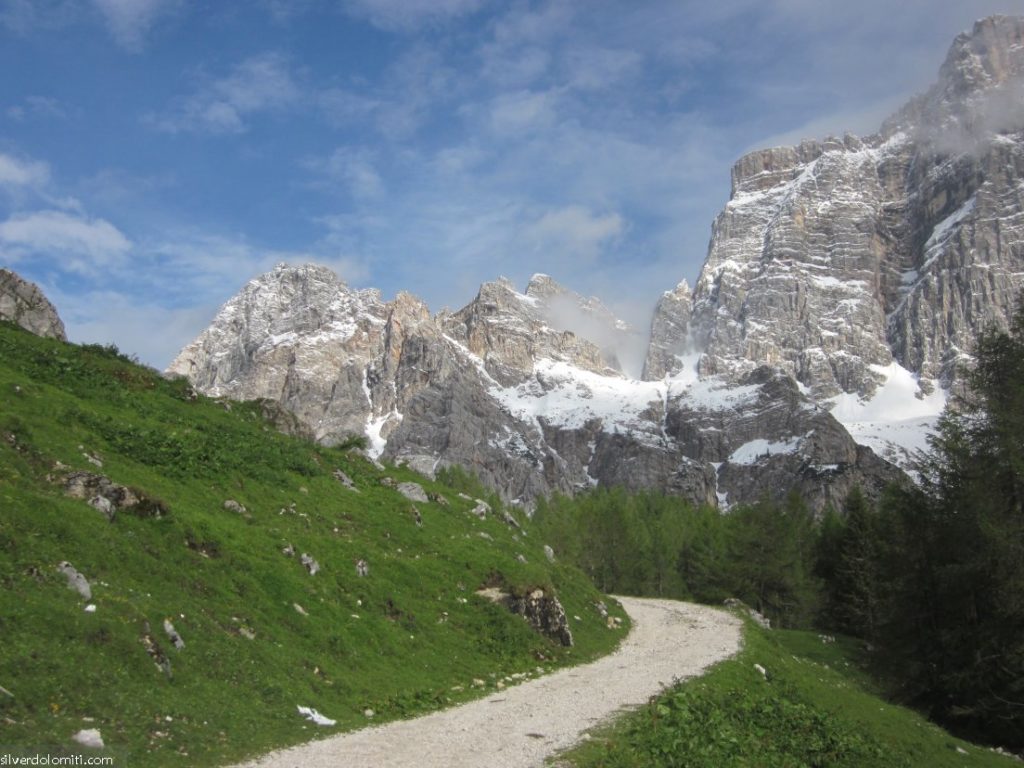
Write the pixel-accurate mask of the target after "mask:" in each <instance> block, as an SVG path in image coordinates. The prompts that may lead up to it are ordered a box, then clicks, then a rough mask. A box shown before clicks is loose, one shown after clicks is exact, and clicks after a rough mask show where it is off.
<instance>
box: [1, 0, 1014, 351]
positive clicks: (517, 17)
mask: <svg viewBox="0 0 1024 768" xmlns="http://www.w3.org/2000/svg"><path fill="white" fill-rule="evenodd" d="M1014 12H1017V13H1019V12H1021V5H1020V2H1019V0H1016V1H1015V2H1002V1H1000V0H956V2H944V1H939V0H903V2H900V3H893V2H891V0H884V2H883V1H881V0H861V1H860V2H858V3H856V4H854V3H850V2H845V1H843V2H840V1H839V0H720V1H719V2H709V1H708V0H659V1H657V2H643V1H642V0H631V1H625V2H612V1H610V0H608V1H606V0H585V1H584V0H575V1H565V0H562V1H560V0H551V1H550V2H549V1H547V0H544V1H538V2H498V1H497V0H245V1H244V2H242V1H241V0H239V1H238V2H229V1H228V0H224V2H216V3H209V2H197V1H194V0H0V71H2V72H3V73H4V75H3V77H2V78H0V266H7V267H9V268H11V269H14V270H16V271H17V272H19V273H20V274H22V275H24V276H25V277H27V278H29V279H31V280H34V281H35V282H37V283H39V284H40V286H41V287H42V288H43V290H44V291H45V292H46V293H47V295H48V296H50V298H51V299H52V300H53V301H54V303H55V304H56V305H57V307H58V309H59V311H60V313H61V315H62V317H63V318H64V320H65V323H66V325H67V326H68V331H69V335H70V336H71V338H72V339H73V340H76V341H95V342H101V343H108V342H114V343H116V344H117V345H118V346H119V347H120V348H121V349H122V350H123V351H126V352H130V353H133V354H136V355H138V356H139V358H140V359H142V360H143V361H144V362H147V363H149V364H151V365H155V366H157V367H163V366H165V365H166V364H167V363H168V362H169V361H170V359H171V358H172V357H173V356H174V354H175V353H176V352H177V350H178V349H179V348H180V347H181V346H183V345H184V344H186V343H187V342H188V341H190V340H191V338H192V337H194V336H195V334H196V333H198V332H199V331H200V330H201V329H202V328H203V327H205V325H206V324H207V323H208V322H209V320H210V319H211V318H212V316H213V314H214V313H215V312H216V309H217V307H218V306H219V305H220V304H221V303H223V302H224V301H225V300H226V299H228V298H229V297H230V296H232V295H233V294H234V293H236V292H237V291H238V289H239V288H240V287H241V286H242V285H243V284H244V283H245V282H246V281H247V280H248V279H250V278H251V277H253V276H255V275H256V274H259V273H260V272H262V271H265V270H266V269H269V268H270V267H272V266H273V265H274V264H275V263H277V262H280V261H287V262H290V263H301V262H304V261H316V262H319V263H322V264H327V265H328V266H331V267H332V268H334V269H335V270H336V271H337V272H338V273H339V274H340V275H341V276H342V277H343V278H344V279H345V280H346V281H347V282H348V283H349V284H350V285H353V286H356V287H370V286H373V287H378V288H380V289H381V290H382V291H383V293H384V296H385V298H390V297H391V296H393V295H394V293H395V292H396V291H398V290H402V289H405V290H409V291H412V292H413V293H416V294H418V295H420V296H421V297H422V298H424V299H425V300H426V301H427V302H428V304H429V305H430V306H431V308H432V309H434V310H435V311H436V310H439V309H441V308H442V307H444V306H449V307H451V308H458V307H460V306H462V305H464V304H465V303H466V302H467V301H469V300H470V299H471V298H472V297H473V296H474V295H475V292H476V290H477V287H478V286H479V283H480V282H482V281H485V280H490V279H493V278H495V277H497V276H498V275H506V276H508V277H510V278H512V279H513V280H515V281H516V282H518V283H519V284H525V281H526V280H527V278H528V277H529V275H530V274H532V273H534V272H547V273H549V274H551V275H553V276H554V277H555V278H556V279H558V280H559V281H560V282H562V283H563V284H565V285H567V286H569V287H572V288H574V289H575V290H577V291H580V292H581V293H587V294H595V295H598V296H600V297H601V298H602V299H603V300H605V302H606V303H608V304H609V305H610V306H612V307H613V308H614V309H616V310H618V311H619V312H620V314H622V315H623V316H624V317H626V318H627V319H628V320H630V321H632V322H634V323H635V324H638V325H640V326H644V325H646V323H647V321H648V319H649V312H650V310H651V308H652V307H653V304H654V302H655V301H656V300H657V297H658V295H659V294H660V293H661V292H662V291H664V290H668V289H670V288H672V287H673V286H674V285H675V283H677V282H678V281H679V280H680V279H682V278H687V279H688V280H690V281H691V283H692V282H693V280H694V278H695V277H696V275H697V273H698V271H699V269H700V265H701V263H702V261H703V259H704V256H705V251H706V247H707V241H708V238H709V236H710V231H711V222H712V219H713V217H714V215H715V213H716V212H717V211H718V210H719V209H720V208H721V207H722V205H724V203H725V202H726V200H727V198H728V194H729V170H730V167H731V165H732V163H733V162H734V161H735V160H736V158H737V157H739V156H740V155H741V154H742V153H744V152H746V151H748V150H750V149H753V148H757V147H761V146H770V145H776V144H784V143H792V142H795V141H798V140H799V139H800V138H804V137H806V138H820V137H822V136H824V135H826V134H829V133H836V134H840V133H842V132H843V131H845V130H851V131H854V132H859V133H870V132H872V131H873V130H875V129H877V127H878V125H879V124H880V122H881V120H882V119H883V118H884V117H885V116H886V115H887V114H889V113H890V112H892V111H893V110H894V109H895V108H896V107H898V106H899V105H900V103H901V102H902V101H904V100H905V99H906V98H908V97H909V96H911V95H913V94H914V93H916V92H920V91H921V90H924V89H925V88H926V87H927V86H928V85H929V84H930V83H931V82H932V81H933V80H934V78H935V75H936V72H937V70H938V67H939V65H940V63H941V62H942V59H943V57H944V55H945V52H946V50H947V48H948V47H949V44H950V43H951V41H952V39H953V37H954V36H955V35H956V34H957V33H958V32H960V31H963V30H965V29H967V28H969V27H970V25H971V24H972V23H973V21H974V20H975V19H977V18H980V17H982V16H986V15H989V14H991V13H1014Z"/></svg>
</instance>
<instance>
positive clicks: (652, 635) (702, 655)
mask: <svg viewBox="0 0 1024 768" xmlns="http://www.w3.org/2000/svg"><path fill="white" fill-rule="evenodd" d="M619 600H620V601H621V602H622V605H623V606H624V607H625V609H626V611H627V612H628V613H629V615H630V617H631V618H632V620H633V630H632V631H631V632H630V634H629V637H628V638H626V640H625V641H624V642H623V644H622V646H621V647H620V648H619V650H617V651H616V652H615V653H613V654H611V655H610V656H605V657H604V658H601V659H599V660H597V661H595V662H594V663H592V664H587V665H585V666H579V667H572V668H570V669H563V670H561V671H559V672H555V673H553V674H551V675H547V676H545V677H542V678H539V679H536V680H531V681H530V682H527V683H523V684H521V685H517V686H513V687H510V688H507V689H505V690H504V691H499V692H498V693H494V694H492V695H490V696H488V697H487V698H485V699H478V700H477V701H473V702H470V703H468V704H463V705H462V706H459V707H455V708H453V709H446V710H443V711H441V712H434V713H432V714H430V715H425V716H423V717H418V718H416V719H415V720H403V721H399V722H394V723H388V724H386V725H381V726H377V727H373V728H366V729H364V730H361V731H354V732H351V733H345V734H340V735H338V736H333V737H330V738H326V739H323V740H321V741H315V742H310V743H308V744H304V745H302V746H299V747H292V748H290V749H285V750H281V751H279V752H271V753H270V754H268V755H265V756H264V757H262V758H260V759H259V760H257V761H255V762H252V763H247V764H246V766H247V768H269V767H270V766H273V767H274V768H290V767H292V766H294V767H295V768H335V767H336V766H345V768H360V767H362V766H366V767H367V768H392V767H394V768H442V767H444V768H447V767H448V766H452V767H453V768H456V767H458V768H468V767H469V766H487V768H492V767H493V766H506V767H509V768H511V767H513V766H541V765H543V764H544V760H545V759H546V758H548V757H550V756H552V755H553V754H554V753H555V752H557V751H559V750H561V749H564V748H566V747H568V746H570V745H572V744H573V743H575V742H576V741H578V740H579V738H580V735H581V734H582V733H583V732H584V731H586V730H588V729H590V728H592V727H593V726H595V725H597V724H598V723H599V722H601V721H602V720H604V719H606V718H608V717H609V716H611V715H613V714H615V713H616V712H617V711H618V710H620V709H622V708H623V707H633V706H637V705H639V704H642V703H644V702H646V701H647V699H649V698H650V697H651V696H652V695H654V694H655V693H657V692H658V691H659V690H661V689H662V688H663V687H665V686H667V685H669V684H670V683H671V682H672V681H673V680H674V679H676V678H685V677H692V676H694V675H698V674H700V673H701V672H702V671H703V670H704V669H706V668H707V667H708V666H710V665H711V664H713V663H715V662H717V661H720V660H721V659H724V658H726V657H728V656H731V655H732V654H734V653H736V651H737V650H739V645H740V626H741V623H740V621H739V620H738V619H736V618H735V617H734V616H732V615H731V614H729V613H726V612H725V611H721V610H717V609H714V608H708V607H707V606H703V605H693V604H691V603H679V602H675V601H673V600H641V599H639V598H632V597H623V598H619Z"/></svg>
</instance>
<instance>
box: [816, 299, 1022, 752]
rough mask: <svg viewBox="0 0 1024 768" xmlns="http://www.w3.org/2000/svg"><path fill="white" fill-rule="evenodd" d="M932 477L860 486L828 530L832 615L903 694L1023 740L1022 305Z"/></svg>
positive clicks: (993, 339) (947, 436)
mask: <svg viewBox="0 0 1024 768" xmlns="http://www.w3.org/2000/svg"><path fill="white" fill-rule="evenodd" d="M966 379H967V383H968V392H967V394H966V395H965V396H963V397H961V398H959V399H958V400H957V401H956V402H955V403H954V407H953V408H951V409H948V410H947V411H946V413H945V414H944V415H943V417H942V418H941V420H940V422H939V426H938V430H937V433H936V435H935V436H934V438H933V440H932V445H931V451H930V453H928V454H927V455H925V456H922V457H921V460H920V467H919V468H920V472H921V476H922V485H921V486H920V487H919V488H912V489H902V490H901V489H894V490H892V491H891V492H890V493H889V494H888V495H887V496H886V498H885V499H884V500H883V503H882V504H881V507H880V509H879V510H877V511H876V510H872V509H870V508H869V507H868V505H866V504H865V503H864V501H863V499H861V498H859V497H854V498H851V499H850V500H849V501H848V502H847V514H846V519H845V522H844V523H841V524H839V525H838V526H837V525H835V524H834V523H830V524H829V528H828V531H827V532H826V533H825V534H823V536H822V539H821V545H820V547H821V558H820V562H822V563H826V561H829V560H830V561H831V563H830V564H824V565H822V566H820V567H819V572H820V573H821V575H822V576H823V577H824V579H825V583H826V586H827V600H826V606H827V610H826V617H827V619H828V620H829V621H830V622H831V624H832V626H835V627H837V628H839V629H842V630H844V631H847V632H851V633H856V634H858V635H860V636H861V637H864V638H866V639H869V640H871V641H872V642H873V643H875V644H877V645H878V646H879V649H880V650H879V653H878V655H877V660H878V664H879V667H880V669H882V670H883V671H884V672H885V673H886V675H887V676H889V677H890V678H891V679H892V680H893V681H894V683H895V689H894V691H893V693H894V694H895V695H896V696H898V697H899V698H901V699H902V700H905V701H908V702H911V703H913V704H915V705H916V706H919V707H921V708H923V709H924V710H926V711H928V712H929V713H930V714H931V715H932V716H933V717H935V718H936V719H938V720H940V721H941V722H943V723H945V724H947V725H948V726H949V727H952V728H955V729H956V730H957V731H958V732H960V733H964V734H966V735H969V736H971V737H972V738H975V739H978V740H982V741H988V742H990V743H996V744H1000V745H1003V746H1008V747H1016V748H1021V747H1024V506H1022V504H1024V307H1022V309H1021V310H1019V311H1018V313H1017V315H1016V317H1015V318H1014V321H1013V323H1012V326H1011V329H1010V333H999V332H989V333H986V334H984V335H983V336H982V338H981V339H980V340H979V342H978V347H977V350H976V367H975V368H974V369H973V370H972V371H970V372H968V373H967V374H966Z"/></svg>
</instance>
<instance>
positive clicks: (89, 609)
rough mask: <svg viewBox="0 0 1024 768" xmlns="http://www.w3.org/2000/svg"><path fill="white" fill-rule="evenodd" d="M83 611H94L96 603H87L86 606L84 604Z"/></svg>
mask: <svg viewBox="0 0 1024 768" xmlns="http://www.w3.org/2000/svg"><path fill="white" fill-rule="evenodd" d="M85 612H86V613H96V604H95V603H89V604H88V605H87V606H85Z"/></svg>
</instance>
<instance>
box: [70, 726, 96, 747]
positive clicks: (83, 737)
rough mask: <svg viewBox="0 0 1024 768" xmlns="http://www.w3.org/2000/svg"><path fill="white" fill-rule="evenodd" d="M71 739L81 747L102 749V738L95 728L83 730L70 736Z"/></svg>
mask: <svg viewBox="0 0 1024 768" xmlns="http://www.w3.org/2000/svg"><path fill="white" fill-rule="evenodd" d="M71 739H72V740H73V741H77V742H78V743H79V744H81V745H82V746H83V747H91V748H92V749H103V737H102V736H100V732H99V729H97V728H84V729H82V730H81V731H79V732H78V733H76V734H75V735H74V736H72V737H71Z"/></svg>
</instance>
